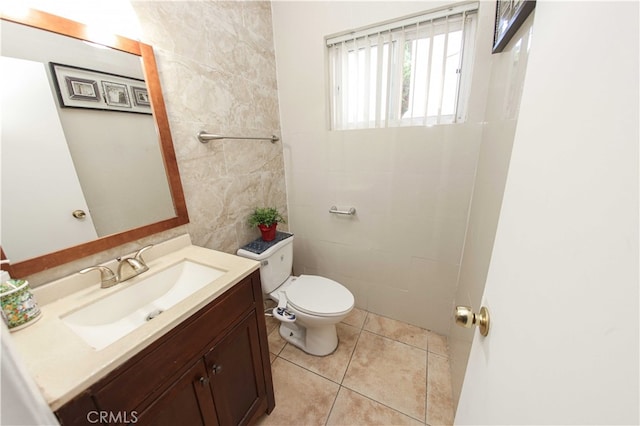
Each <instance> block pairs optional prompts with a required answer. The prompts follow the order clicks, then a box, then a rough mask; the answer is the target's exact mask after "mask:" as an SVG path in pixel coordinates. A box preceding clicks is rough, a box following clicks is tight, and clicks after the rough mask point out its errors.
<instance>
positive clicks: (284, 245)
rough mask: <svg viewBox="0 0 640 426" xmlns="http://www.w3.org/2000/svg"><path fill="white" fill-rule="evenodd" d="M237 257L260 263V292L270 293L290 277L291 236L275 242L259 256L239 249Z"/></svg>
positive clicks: (291, 259)
mask: <svg viewBox="0 0 640 426" xmlns="http://www.w3.org/2000/svg"><path fill="white" fill-rule="evenodd" d="M237 255H238V256H242V257H247V258H249V259H253V260H257V261H259V262H260V281H262V292H263V293H271V292H272V291H273V290H275V289H276V288H278V287H279V286H280V284H282V283H284V282H285V281H286V280H287V278H289V277H290V276H291V268H292V267H293V235H292V236H290V237H288V238H285V239H284V240H282V241H279V242H277V243H276V244H274V245H273V246H271V247H269V248H268V249H267V250H265V251H263V252H262V253H260V254H258V253H254V252H251V251H248V250H244V249H239V250H238V252H237Z"/></svg>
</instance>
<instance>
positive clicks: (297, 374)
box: [257, 358, 340, 425]
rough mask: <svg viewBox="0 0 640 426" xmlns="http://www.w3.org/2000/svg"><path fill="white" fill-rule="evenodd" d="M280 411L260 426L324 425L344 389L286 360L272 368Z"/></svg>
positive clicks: (279, 360) (271, 415)
mask: <svg viewBox="0 0 640 426" xmlns="http://www.w3.org/2000/svg"><path fill="white" fill-rule="evenodd" d="M271 368H272V372H273V388H274V391H275V398H276V408H275V409H274V410H273V412H272V413H271V414H270V415H265V416H263V417H261V418H260V419H259V420H258V422H257V423H258V424H259V425H324V424H325V423H326V421H327V418H328V417H329V411H330V410H331V407H332V405H333V402H334V401H335V398H336V395H337V393H338V389H339V388H340V386H339V385H338V384H337V383H333V382H332V381H330V380H327V379H325V378H323V377H320V376H318V375H317V374H314V373H312V372H310V371H307V370H305V369H304V368H302V367H299V366H297V365H295V364H292V363H290V362H289V361H286V360H284V359H282V358H278V359H276V360H275V362H274V363H273V365H272V366H271Z"/></svg>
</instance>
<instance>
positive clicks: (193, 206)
mask: <svg viewBox="0 0 640 426" xmlns="http://www.w3.org/2000/svg"><path fill="white" fill-rule="evenodd" d="M132 5H133V8H134V10H135V12H136V14H137V15H138V18H139V20H140V25H141V28H142V41H143V42H146V43H148V44H151V45H152V46H153V47H154V51H155V54H156V60H157V62H158V68H159V74H160V81H161V84H162V88H163V93H164V98H165V103H166V106H167V113H168V116H169V124H170V126H171V131H172V135H173V138H174V139H173V142H174V146H175V148H176V155H177V158H178V166H179V168H180V174H181V177H182V184H183V186H184V191H185V197H186V200H187V208H188V210H189V218H190V224H189V225H188V229H189V233H190V234H191V238H192V240H193V242H194V244H197V245H200V246H204V247H208V248H212V249H216V250H221V251H225V252H229V253H233V252H235V250H236V249H237V248H238V247H240V246H241V245H243V244H244V243H246V242H248V241H250V240H251V239H253V238H256V237H257V236H258V232H257V230H255V229H251V228H249V227H248V225H247V223H246V221H247V217H248V215H249V213H250V212H251V211H252V210H253V208H254V207H256V206H275V207H277V208H279V209H280V210H281V211H282V212H283V213H284V215H285V216H286V215H287V206H286V192H285V180H284V164H283V155H282V143H281V142H277V143H275V144H272V143H270V142H269V141H253V140H223V141H211V142H209V143H208V144H201V143H199V142H198V141H197V140H196V137H195V135H196V134H197V133H198V132H199V131H200V130H207V131H208V132H211V133H217V134H223V135H230V136H249V137H259V136H270V135H272V134H277V135H280V121H279V115H278V94H277V89H278V88H277V84H276V67H275V55H274V46H273V36H272V26H271V7H270V4H269V2H260V1H248V2H236V1H222V2H201V1H188V2H185V1H180V2H151V1H133V2H132ZM281 229H285V230H286V225H283V226H281Z"/></svg>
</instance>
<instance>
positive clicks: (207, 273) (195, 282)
mask: <svg viewBox="0 0 640 426" xmlns="http://www.w3.org/2000/svg"><path fill="white" fill-rule="evenodd" d="M225 272H226V271H223V270H220V269H216V268H213V267H210V266H204V265H201V264H199V263H195V262H191V261H188V260H183V261H182V262H180V263H177V264H175V265H173V266H170V267H169V268H166V269H163V270H161V271H158V272H157V273H155V274H153V275H149V276H148V277H146V278H144V279H142V280H140V281H139V282H137V283H135V284H133V285H131V286H129V287H125V288H123V289H122V290H120V291H118V292H116V293H113V294H110V295H109V296H107V297H104V298H102V299H99V300H97V301H95V302H93V303H91V304H89V305H87V306H84V307H82V308H80V309H78V310H77V311H74V312H72V313H70V314H68V315H65V316H63V317H61V319H62V321H63V322H64V323H65V324H66V325H67V326H68V327H69V328H71V330H73V331H74V332H75V333H76V334H77V335H78V336H80V337H81V338H82V339H84V341H85V342H87V343H88V344H89V345H91V346H92V347H93V348H95V349H98V350H99V349H102V348H104V347H106V346H108V345H110V344H111V343H113V342H115V341H116V340H118V339H120V338H121V337H124V336H125V335H127V334H129V333H130V332H132V331H133V330H135V329H136V328H138V327H140V326H141V325H143V324H145V323H146V322H147V321H151V320H152V319H153V318H155V317H156V316H158V315H161V314H162V312H163V311H165V310H167V309H169V308H171V307H172V306H174V305H175V304H177V303H178V302H180V301H181V300H183V299H185V298H187V297H188V296H189V295H191V294H193V293H195V292H196V291H198V290H199V289H201V288H203V287H204V286H206V285H207V284H209V283H211V282H213V281H214V280H215V279H217V278H218V277H221V276H222V275H224V274H225ZM147 274H149V272H147ZM141 277H144V275H141ZM125 284H126V283H125ZM118 285H121V284H118Z"/></svg>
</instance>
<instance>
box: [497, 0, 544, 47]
mask: <svg viewBox="0 0 640 426" xmlns="http://www.w3.org/2000/svg"><path fill="white" fill-rule="evenodd" d="M535 7H536V1H535V0H497V1H496V21H495V26H494V29H493V49H492V50H491V53H500V52H502V51H503V50H504V48H505V47H506V45H507V44H508V43H509V40H511V38H512V37H513V35H514V34H515V33H516V31H518V28H520V26H521V25H522V23H523V22H524V21H525V19H527V17H528V16H529V14H530V13H531V11H532V10H533V9H534V8H535Z"/></svg>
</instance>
